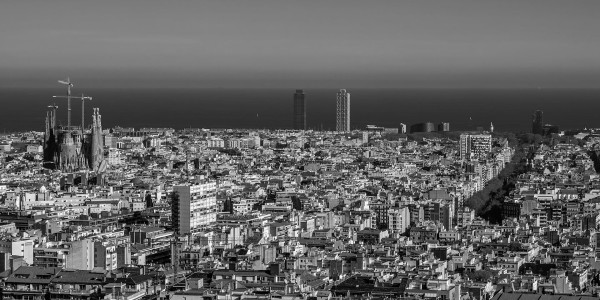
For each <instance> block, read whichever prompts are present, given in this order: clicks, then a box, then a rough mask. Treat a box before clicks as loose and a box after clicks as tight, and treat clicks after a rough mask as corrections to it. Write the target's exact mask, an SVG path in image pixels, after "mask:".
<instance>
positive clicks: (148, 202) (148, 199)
mask: <svg viewBox="0 0 600 300" xmlns="http://www.w3.org/2000/svg"><path fill="white" fill-rule="evenodd" d="M151 207H154V203H153V202H152V195H150V193H148V194H146V208H151Z"/></svg>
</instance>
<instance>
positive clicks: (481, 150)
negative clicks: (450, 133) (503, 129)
mask: <svg viewBox="0 0 600 300" xmlns="http://www.w3.org/2000/svg"><path fill="white" fill-rule="evenodd" d="M491 151H492V136H491V135H490V134H468V133H465V134H461V135H460V158H461V159H471V158H473V159H482V158H486V157H487V155H488V154H489V153H490V152H491Z"/></svg>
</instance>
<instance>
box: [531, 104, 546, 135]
mask: <svg viewBox="0 0 600 300" xmlns="http://www.w3.org/2000/svg"><path fill="white" fill-rule="evenodd" d="M531 132H532V133H533V134H542V133H543V132H544V111H542V110H536V111H535V112H534V113H533V118H532V121H531Z"/></svg>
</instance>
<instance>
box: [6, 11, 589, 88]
mask: <svg viewBox="0 0 600 300" xmlns="http://www.w3.org/2000/svg"><path fill="white" fill-rule="evenodd" d="M67 75H69V76H71V78H72V79H73V80H74V81H75V82H76V83H79V87H81V86H89V87H99V86H114V87H128V86H174V87H179V86H190V87H194V86H198V87H247V86H256V87H290V88H295V87H298V88H310V87H539V86H541V87H598V83H599V82H600V1H598V0H568V1H567V0H494V1H486V0H473V1H469V0H439V1H429V0H390V1H383V0H381V1H377V0H375V1H367V0H314V1H313V0H298V1H287V0H272V1H271V0H239V1H230V0H214V1H202V0H190V1H177V0H169V1H164V0H160V1H159V0H140V1H127V0H116V1H107V0H102V1H82V0H77V1H66V0H53V1H48V0H40V1H29V0H26V1H19V0H14V1H11V0H5V1H4V0H3V1H1V2H0V86H3V87H6V86H55V82H56V80H57V79H60V78H62V77H66V76H67Z"/></svg>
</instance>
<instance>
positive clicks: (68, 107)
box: [53, 77, 73, 130]
mask: <svg viewBox="0 0 600 300" xmlns="http://www.w3.org/2000/svg"><path fill="white" fill-rule="evenodd" d="M58 83H60V84H64V85H66V86H67V96H66V97H64V96H63V97H58V96H53V97H54V98H67V128H68V129H69V130H70V129H71V87H73V83H72V82H71V79H70V78H69V77H67V80H59V81H58Z"/></svg>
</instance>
